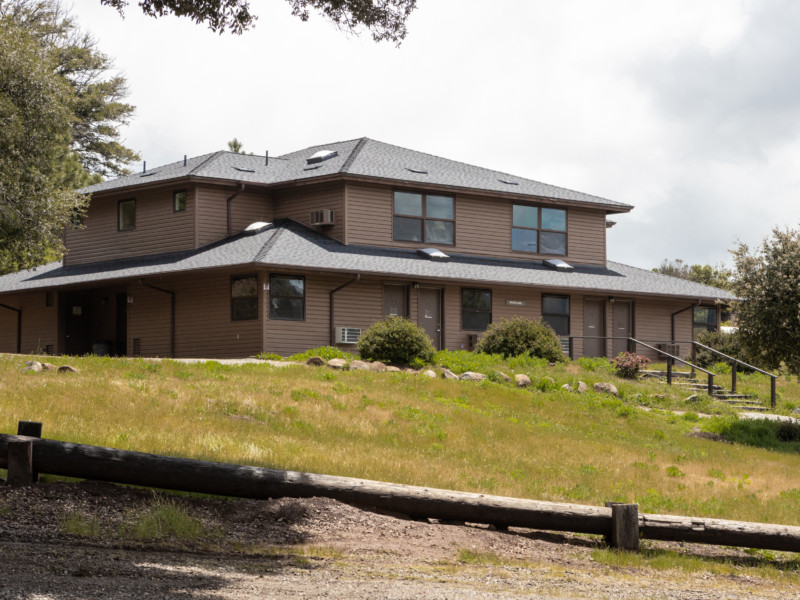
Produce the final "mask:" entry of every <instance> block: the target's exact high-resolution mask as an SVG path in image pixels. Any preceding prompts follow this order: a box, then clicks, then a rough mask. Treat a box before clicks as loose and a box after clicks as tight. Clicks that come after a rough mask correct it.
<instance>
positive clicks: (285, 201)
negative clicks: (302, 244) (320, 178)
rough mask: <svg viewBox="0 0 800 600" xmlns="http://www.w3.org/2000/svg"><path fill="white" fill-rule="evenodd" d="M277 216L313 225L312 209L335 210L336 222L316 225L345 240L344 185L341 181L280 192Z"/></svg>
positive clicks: (277, 197) (341, 240)
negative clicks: (322, 225) (320, 225)
mask: <svg viewBox="0 0 800 600" xmlns="http://www.w3.org/2000/svg"><path fill="white" fill-rule="evenodd" d="M274 198H275V218H276V219H279V218H288V219H294V220H295V221H297V222H299V223H302V224H303V225H308V226H310V225H311V218H310V217H311V211H314V210H329V209H332V210H333V211H334V224H333V225H326V226H324V227H315V229H317V230H318V231H320V232H321V233H323V234H325V235H327V236H330V237H332V238H334V239H336V240H339V241H340V242H344V241H345V234H344V223H345V202H344V185H343V184H341V183H334V184H327V185H321V186H301V187H298V188H294V189H291V190H287V191H282V192H278V193H277V194H276V195H275V196H274Z"/></svg>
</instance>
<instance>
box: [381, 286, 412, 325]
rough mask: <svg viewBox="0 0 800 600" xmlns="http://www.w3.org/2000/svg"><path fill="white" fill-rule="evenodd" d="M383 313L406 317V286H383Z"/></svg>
mask: <svg viewBox="0 0 800 600" xmlns="http://www.w3.org/2000/svg"><path fill="white" fill-rule="evenodd" d="M383 315H384V316H385V317H405V318H408V286H405V285H385V286H383Z"/></svg>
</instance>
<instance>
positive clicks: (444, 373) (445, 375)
mask: <svg viewBox="0 0 800 600" xmlns="http://www.w3.org/2000/svg"><path fill="white" fill-rule="evenodd" d="M442 379H451V380H456V379H458V375H456V374H455V373H453V372H452V371H451V370H450V369H442Z"/></svg>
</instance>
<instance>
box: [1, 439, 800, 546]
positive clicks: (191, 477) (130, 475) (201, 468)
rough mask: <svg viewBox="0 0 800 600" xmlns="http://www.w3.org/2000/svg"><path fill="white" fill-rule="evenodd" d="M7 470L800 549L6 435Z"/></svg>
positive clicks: (724, 525) (781, 531)
mask: <svg viewBox="0 0 800 600" xmlns="http://www.w3.org/2000/svg"><path fill="white" fill-rule="evenodd" d="M37 433H38V432H37ZM35 435H36V433H34V436H35ZM0 468H5V469H8V471H9V473H8V480H9V484H15V485H24V484H26V483H33V482H34V480H35V477H34V475H35V474H37V473H47V474H50V475H60V476H65V477H77V478H82V479H94V480H98V481H107V482H113V483H121V484H129V485H141V486H147V487H155V488H162V489H168V490H180V491H185V492H199V493H205V494H215V495H221V496H235V497H240V498H255V499H267V498H280V497H290V498H309V497H314V496H319V497H327V498H332V499H335V500H339V501H341V502H345V503H348V504H353V505H358V506H366V507H371V508H376V509H380V510H386V511H391V512H394V513H400V514H404V515H407V516H409V517H412V518H420V519H422V518H434V519H440V520H447V521H468V522H471V523H486V524H491V525H495V526H497V527H498V528H507V527H509V526H514V527H526V528H531V529H540V530H550V531H570V532H575V533H588V534H599V535H604V536H606V539H607V540H608V541H609V543H611V545H612V546H615V547H618V548H622V549H625V550H638V548H639V539H640V538H645V539H653V540H669V541H686V542H696V543H704V544H719V545H726V546H742V547H748V548H763V549H769V550H785V551H790V552H800V527H795V526H788V525H771V524H764V523H747V522H742V521H728V520H723V519H706V518H695V517H682V516H673V515H655V514H644V513H639V512H638V505H636V504H620V503H608V504H607V505H606V506H604V507H599V506H585V505H581V504H567V503H561V502H542V501H537V500H526V499H520V498H508V497H501V496H489V495H484V494H474V493H469V492H457V491H450V490H441V489H434V488H426V487H419V486H411V485H401V484H396V483H384V482H379V481H370V480H366V479H356V478H352V477H337V476H332V475H318V474H314V473H300V472H296V471H281V470H277V469H266V468H261V467H250V466H243V465H231V464H226V463H216V462H209V461H201V460H192V459H186V458H174V457H168V456H160V455H156V454H146V453H143V452H132V451H128V450H118V449H115V448H103V447H99V446H89V445H85V444H74V443H70V442H62V441H57V440H49V439H41V438H39V437H32V436H30V435H4V434H0Z"/></svg>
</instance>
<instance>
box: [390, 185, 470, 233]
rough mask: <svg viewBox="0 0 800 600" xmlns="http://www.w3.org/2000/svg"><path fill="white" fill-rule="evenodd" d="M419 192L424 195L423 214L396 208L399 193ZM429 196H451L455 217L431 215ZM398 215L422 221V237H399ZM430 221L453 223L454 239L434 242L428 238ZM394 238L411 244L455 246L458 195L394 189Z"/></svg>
mask: <svg viewBox="0 0 800 600" xmlns="http://www.w3.org/2000/svg"><path fill="white" fill-rule="evenodd" d="M398 192H399V193H402V194H419V195H420V196H421V197H422V215H421V216H416V215H406V214H401V213H398V212H396V210H395V203H396V197H397V194H398ZM428 196H437V197H439V198H449V199H450V200H451V201H452V203H453V218H452V219H442V218H440V217H429V216H427V214H428ZM398 217H400V218H403V219H415V220H417V221H420V225H421V232H422V239H421V240H419V241H417V240H405V239H399V238H398V237H397V228H396V227H395V219H397V218H398ZM428 221H441V222H444V223H452V224H453V241H452V242H450V243H447V242H432V241H429V240H428V239H427V233H426V232H427V227H426V223H427V222H428ZM392 240H393V241H395V242H407V243H410V244H437V245H441V246H455V245H456V197H455V196H451V195H448V194H440V193H428V192H419V191H416V190H393V191H392Z"/></svg>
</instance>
